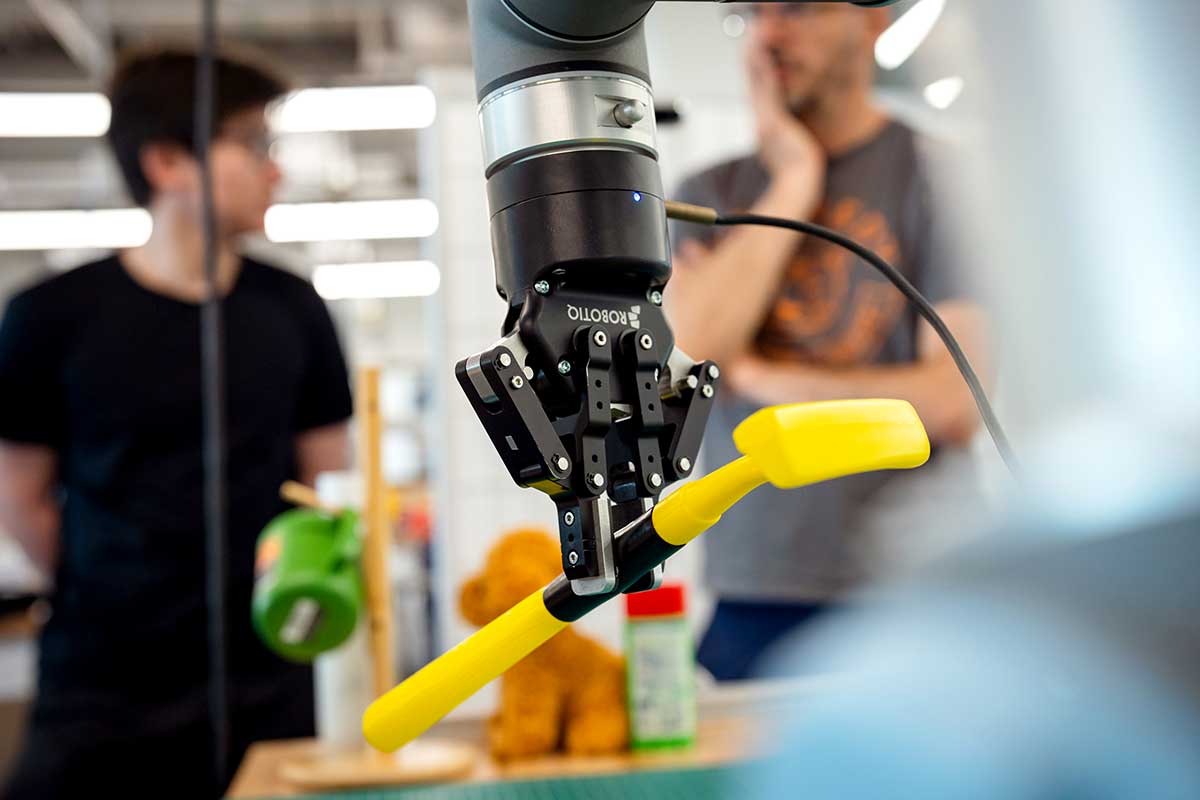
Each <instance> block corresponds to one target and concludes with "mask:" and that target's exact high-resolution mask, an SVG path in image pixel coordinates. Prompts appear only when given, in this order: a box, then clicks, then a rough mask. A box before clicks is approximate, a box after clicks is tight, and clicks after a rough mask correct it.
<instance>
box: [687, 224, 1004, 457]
mask: <svg viewBox="0 0 1200 800" xmlns="http://www.w3.org/2000/svg"><path fill="white" fill-rule="evenodd" d="M691 221H698V220H694V219H693V220H691ZM709 221H710V222H711V224H714V225H723V226H734V225H761V226H765V227H768V228H784V229H787V230H792V231H798V232H800V233H804V234H807V235H809V236H815V237H817V238H818V239H824V240H825V241H827V242H832V243H833V244H836V245H838V246H839V247H843V248H845V249H847V250H849V251H850V252H852V253H854V254H855V255H857V256H858V257H859V258H861V259H863V260H864V261H866V262H867V263H868V264H870V265H871V266H873V267H875V269H877V270H879V271H880V272H881V273H882V274H883V276H884V277H885V278H887V279H888V280H889V281H891V282H892V283H893V284H895V286H896V288H897V289H899V290H900V292H901V293H902V294H903V295H904V296H905V297H906V298H908V301H909V302H910V303H912V304H913V306H914V307H915V308H916V309H917V312H918V313H919V314H920V315H921V316H922V317H924V318H925V321H926V322H928V323H929V324H930V325H931V326H933V329H934V330H935V331H937V335H938V336H939V337H941V340H942V342H943V343H945V345H946V349H947V350H949V351H950V356H951V357H952V358H953V359H954V363H955V364H956V365H957V366H958V370H959V372H961V373H962V376H963V380H965V381H966V382H967V387H968V388H969V389H970V390H971V395H972V396H973V397H974V398H975V405H976V406H978V407H979V415H980V416H981V417H983V424H984V425H986V426H987V429H988V433H989V434H991V436H992V441H994V442H995V443H996V449H997V450H999V451H1000V457H1001V458H1002V459H1004V463H1005V465H1006V466H1007V467H1008V470H1009V472H1011V473H1012V475H1013V477H1017V476H1018V475H1020V473H1021V468H1020V462H1019V461H1018V460H1017V455H1016V453H1015V452H1013V449H1012V445H1011V444H1009V441H1008V436H1007V435H1006V434H1005V432H1004V428H1003V426H1001V424H1000V420H999V419H997V418H996V412H995V411H993V410H992V404H991V402H989V401H988V397H987V392H986V391H985V390H984V388H983V383H982V382H981V381H980V380H979V376H978V375H977V374H976V373H975V369H974V368H973V367H972V366H971V362H970V361H969V360H968V359H967V355H966V353H964V352H963V349H962V347H960V346H959V344H958V341H957V340H956V339H955V338H954V334H952V333H951V332H950V329H949V328H948V327H947V326H946V323H945V322H943V321H942V318H941V317H940V316H939V315H938V313H937V311H935V310H934V308H933V304H932V303H930V302H929V301H928V300H926V299H925V296H924V295H922V294H921V293H920V292H919V291H917V287H915V286H913V285H912V283H910V282H909V280H908V279H907V278H905V277H904V275H903V274H901V272H900V271H899V270H898V269H896V268H895V267H893V266H892V265H891V264H889V263H888V262H887V261H884V260H883V259H882V258H880V257H879V256H878V255H876V254H875V253H873V252H871V251H870V250H868V249H867V248H866V247H863V246H862V245H861V244H859V243H858V242H856V241H854V240H853V239H851V238H849V237H847V236H843V235H842V234H840V233H838V232H837V231H832V230H830V229H828V228H824V227H822V226H820V225H814V224H812V223H811V222H797V221H795V220H790V219H780V218H778V217H766V216H762V215H759V214H737V215H731V216H717V217H716V219H715V220H712V219H711V217H710V218H709Z"/></svg>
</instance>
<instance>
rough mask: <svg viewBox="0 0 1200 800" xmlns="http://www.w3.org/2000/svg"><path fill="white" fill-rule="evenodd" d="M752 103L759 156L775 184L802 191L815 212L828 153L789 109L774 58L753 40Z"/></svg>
mask: <svg viewBox="0 0 1200 800" xmlns="http://www.w3.org/2000/svg"><path fill="white" fill-rule="evenodd" d="M746 69H747V72H748V77H749V83H750V102H751V106H752V108H753V110H754V118H755V123H756V127H757V133H758V154H759V158H760V159H761V160H762V162H763V164H764V165H765V166H766V168H767V171H768V172H769V173H770V174H771V178H772V180H775V181H779V180H786V181H788V182H789V183H790V184H794V185H795V187H796V188H798V189H799V190H801V191H802V192H803V193H804V195H805V197H806V199H807V201H808V202H807V203H806V206H807V207H808V208H809V210H810V211H815V210H816V208H817V206H818V205H819V204H820V201H821V198H822V196H823V194H824V191H825V153H824V151H823V150H822V149H821V145H820V143H819V142H818V141H817V140H816V138H815V137H814V136H813V135H812V133H811V132H809V130H808V128H806V127H804V124H803V123H802V122H800V120H798V119H796V117H795V115H793V114H792V112H791V110H790V109H789V108H788V106H787V98H786V94H785V92H784V89H783V86H782V83H781V81H780V79H779V73H778V71H777V67H776V65H775V63H774V58H773V56H772V55H771V53H770V52H769V51H768V49H767V48H766V47H765V46H764V45H763V44H762V43H761V42H759V41H757V40H754V39H752V40H751V43H750V45H749V47H748V48H747V50H746Z"/></svg>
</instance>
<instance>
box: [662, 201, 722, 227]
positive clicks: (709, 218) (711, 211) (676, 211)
mask: <svg viewBox="0 0 1200 800" xmlns="http://www.w3.org/2000/svg"><path fill="white" fill-rule="evenodd" d="M666 206H667V219H674V220H678V221H680V222H695V223H698V224H700V225H716V224H717V220H719V219H720V218H721V214H720V212H719V211H717V210H716V209H715V208H706V207H705V206H694V205H692V204H691V203H680V202H678V201H675V200H668V201H667V203H666Z"/></svg>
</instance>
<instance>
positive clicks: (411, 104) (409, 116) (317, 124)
mask: <svg viewBox="0 0 1200 800" xmlns="http://www.w3.org/2000/svg"><path fill="white" fill-rule="evenodd" d="M436 117H437V99H436V98H435V97H434V95H433V92H432V91H431V90H430V89H429V88H428V87H426V86H349V87H344V88H337V89H301V90H299V91H296V92H292V93H291V94H289V95H288V96H287V97H285V98H284V99H283V100H282V101H280V103H279V104H278V105H277V106H275V107H274V108H273V109H272V111H271V127H272V128H273V129H274V130H275V131H277V132H279V133H312V132H317V131H382V130H403V129H411V128H428V127H429V126H430V125H432V124H433V121H434V119H435V118H436Z"/></svg>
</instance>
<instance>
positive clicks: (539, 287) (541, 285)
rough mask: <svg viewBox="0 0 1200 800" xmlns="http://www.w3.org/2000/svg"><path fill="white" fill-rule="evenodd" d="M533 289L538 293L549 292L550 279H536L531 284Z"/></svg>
mask: <svg viewBox="0 0 1200 800" xmlns="http://www.w3.org/2000/svg"><path fill="white" fill-rule="evenodd" d="M533 290H534V291H535V292H537V293H538V294H550V281H538V282H537V283H535V284H534V285H533Z"/></svg>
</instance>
